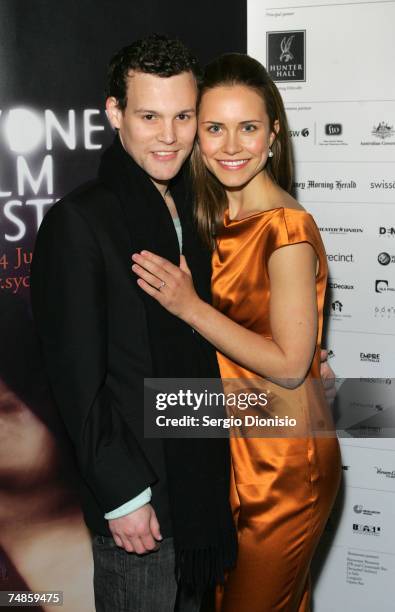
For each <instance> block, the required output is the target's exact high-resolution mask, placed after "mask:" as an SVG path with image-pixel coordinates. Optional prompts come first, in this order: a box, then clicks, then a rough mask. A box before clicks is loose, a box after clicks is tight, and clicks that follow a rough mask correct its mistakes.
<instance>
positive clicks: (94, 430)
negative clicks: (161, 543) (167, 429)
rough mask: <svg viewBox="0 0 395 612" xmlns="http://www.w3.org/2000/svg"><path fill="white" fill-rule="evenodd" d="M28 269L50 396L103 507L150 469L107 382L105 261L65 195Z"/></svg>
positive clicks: (135, 487) (124, 497) (137, 485)
mask: <svg viewBox="0 0 395 612" xmlns="http://www.w3.org/2000/svg"><path fill="white" fill-rule="evenodd" d="M31 273H32V275H31V298H32V309H33V315H34V319H35V324H36V328H37V331H38V334H39V337H40V340H41V346H42V351H43V357H44V365H45V369H46V372H47V375H48V378H49V383H50V386H51V389H52V392H53V396H54V399H55V402H56V404H57V406H58V408H59V411H60V413H61V416H62V418H63V420H64V423H65V425H66V428H67V430H68V433H69V435H70V437H71V439H72V442H73V445H74V447H75V451H76V456H77V461H78V464H79V468H80V473H81V476H82V478H83V479H84V480H85V481H86V483H87V485H88V486H89V487H90V489H91V490H92V492H93V494H94V495H95V497H96V499H97V501H98V503H99V505H100V507H101V508H102V510H103V513H104V512H109V511H111V510H113V509H114V508H117V507H119V506H121V505H123V504H124V503H125V502H127V501H128V500H130V499H132V498H134V497H135V496H137V495H139V494H140V493H141V492H142V491H144V490H145V489H146V488H147V487H149V486H150V485H151V484H153V483H154V482H155V480H156V476H155V474H154V472H153V470H152V468H151V466H150V464H149V463H148V461H147V460H146V458H145V456H144V454H143V452H142V450H141V449H140V446H139V445H138V442H137V441H136V439H135V437H134V435H133V432H132V431H131V430H130V428H129V427H128V426H127V425H126V424H125V422H124V421H123V420H122V417H121V415H120V412H119V410H118V409H117V405H116V402H115V400H114V396H113V393H112V390H111V387H110V383H109V376H108V367H107V304H106V276H105V263H104V260H103V256H102V252H101V249H100V246H99V244H98V242H97V239H96V237H95V235H94V233H93V231H92V230H91V228H90V227H89V225H88V223H87V221H86V220H85V218H84V217H83V215H82V214H81V211H80V210H79V209H78V208H77V206H75V205H74V203H73V202H67V201H62V202H59V203H57V204H55V205H54V207H53V208H52V209H51V210H50V211H49V212H48V213H47V215H46V217H45V218H44V220H43V223H42V225H41V227H40V230H39V233H38V236H37V241H36V246H35V251H34V256H33V262H32V270H31ZM131 408H132V407H131Z"/></svg>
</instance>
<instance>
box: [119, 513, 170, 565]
mask: <svg viewBox="0 0 395 612" xmlns="http://www.w3.org/2000/svg"><path fill="white" fill-rule="evenodd" d="M108 526H109V528H110V531H111V533H112V535H113V538H114V540H115V543H116V544H117V546H120V547H121V548H124V549H125V550H126V551H127V552H135V553H137V554H138V555H143V554H144V553H148V552H151V551H153V550H157V549H158V548H159V541H160V540H162V536H161V533H160V527H159V523H158V519H157V518H156V514H155V510H154V509H153V507H152V506H151V504H145V505H144V506H142V507H141V508H138V509H137V510H135V511H134V512H131V513H130V514H126V515H125V516H121V517H120V518H117V519H112V520H109V521H108Z"/></svg>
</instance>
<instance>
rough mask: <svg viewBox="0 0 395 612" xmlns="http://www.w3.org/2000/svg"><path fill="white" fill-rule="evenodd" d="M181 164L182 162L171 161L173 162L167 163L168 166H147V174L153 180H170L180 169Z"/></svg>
mask: <svg viewBox="0 0 395 612" xmlns="http://www.w3.org/2000/svg"><path fill="white" fill-rule="evenodd" d="M181 166H182V164H180V163H177V164H175V163H173V164H168V167H166V168H152V167H151V168H147V169H146V171H147V174H149V176H150V177H151V179H152V180H153V181H157V182H160V183H162V182H163V183H164V182H168V181H171V179H173V178H174V177H175V176H177V174H178V173H179V172H180V170H181Z"/></svg>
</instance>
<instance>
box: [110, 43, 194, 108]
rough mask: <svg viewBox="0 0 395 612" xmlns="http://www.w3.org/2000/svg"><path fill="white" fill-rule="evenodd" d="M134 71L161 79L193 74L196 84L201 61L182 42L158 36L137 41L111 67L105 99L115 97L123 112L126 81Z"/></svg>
mask: <svg viewBox="0 0 395 612" xmlns="http://www.w3.org/2000/svg"><path fill="white" fill-rule="evenodd" d="M131 70H135V71H136V72H145V73H146V74H155V75H157V76H160V77H171V76H174V75H176V74H181V73H182V72H192V74H193V75H194V76H195V78H196V81H197V82H199V80H200V77H201V69H200V66H199V62H198V60H197V59H196V57H195V56H194V55H193V54H192V53H191V51H189V49H188V48H187V47H186V46H185V45H184V44H183V43H182V42H181V41H180V40H177V39H175V38H168V37H167V36H164V35H159V34H152V35H150V36H148V37H147V38H143V39H141V40H136V41H135V42H133V43H132V44H131V45H128V46H127V47H123V48H122V49H121V50H120V51H118V53H116V55H114V57H113V58H112V60H111V61H110V64H109V67H108V72H107V86H106V96H107V97H108V96H114V98H116V99H117V100H118V106H119V108H120V109H122V110H124V109H125V108H126V104H127V78H128V74H129V72H130V71H131Z"/></svg>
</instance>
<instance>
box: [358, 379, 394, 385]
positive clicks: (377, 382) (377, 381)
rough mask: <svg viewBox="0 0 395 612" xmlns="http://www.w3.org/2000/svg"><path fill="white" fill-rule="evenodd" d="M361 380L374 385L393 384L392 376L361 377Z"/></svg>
mask: <svg viewBox="0 0 395 612" xmlns="http://www.w3.org/2000/svg"><path fill="white" fill-rule="evenodd" d="M359 380H360V381H361V382H367V383H373V384H374V385H392V378H360V379H359Z"/></svg>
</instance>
